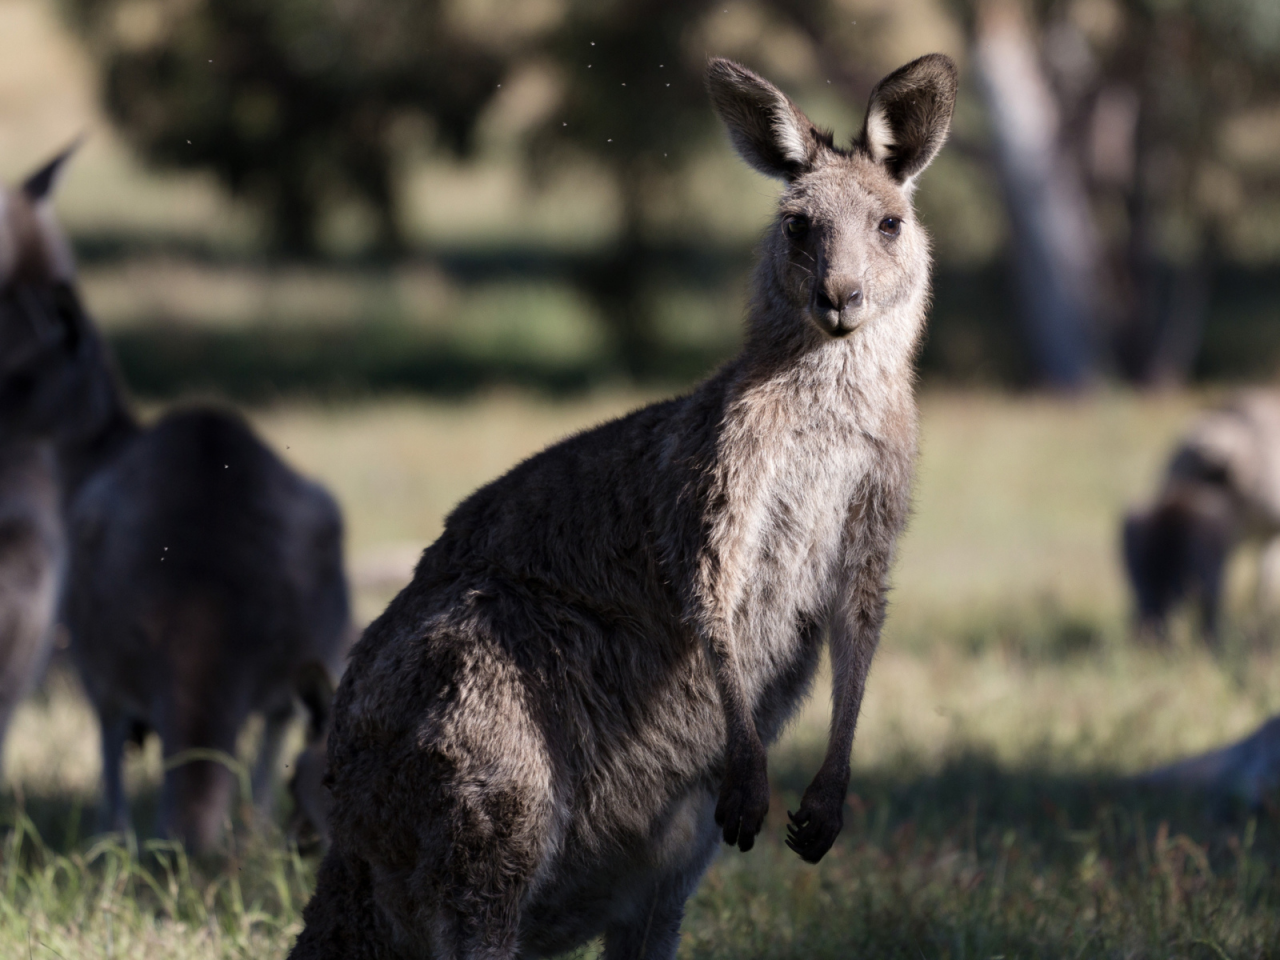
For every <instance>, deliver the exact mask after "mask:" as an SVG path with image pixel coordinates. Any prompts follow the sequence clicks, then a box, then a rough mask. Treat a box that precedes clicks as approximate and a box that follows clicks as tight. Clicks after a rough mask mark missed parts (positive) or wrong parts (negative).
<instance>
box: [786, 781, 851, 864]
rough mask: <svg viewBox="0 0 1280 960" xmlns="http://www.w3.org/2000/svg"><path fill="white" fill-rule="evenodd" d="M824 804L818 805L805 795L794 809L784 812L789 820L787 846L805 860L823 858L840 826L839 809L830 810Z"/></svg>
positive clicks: (813, 861) (811, 860)
mask: <svg viewBox="0 0 1280 960" xmlns="http://www.w3.org/2000/svg"><path fill="white" fill-rule="evenodd" d="M825 806H827V804H822V805H819V804H818V803H816V802H815V801H813V800H811V799H810V798H807V797H806V798H805V800H804V802H802V803H801V804H800V809H799V810H798V811H796V812H795V813H792V812H790V811H787V818H788V819H789V820H790V821H791V822H790V823H789V824H788V825H787V846H788V847H790V848H791V849H792V850H794V851H795V852H796V853H797V854H799V855H800V858H801V859H802V860H805V861H807V862H809V863H817V862H818V861H819V860H821V859H822V858H823V856H824V855H825V854H826V852H827V851H828V850H830V849H831V846H832V844H834V843H835V840H836V836H837V835H839V833H840V828H841V827H842V826H843V817H842V816H841V814H840V808H839V807H838V806H836V807H835V810H834V813H832V812H830V811H828V810H826V809H824V807H825Z"/></svg>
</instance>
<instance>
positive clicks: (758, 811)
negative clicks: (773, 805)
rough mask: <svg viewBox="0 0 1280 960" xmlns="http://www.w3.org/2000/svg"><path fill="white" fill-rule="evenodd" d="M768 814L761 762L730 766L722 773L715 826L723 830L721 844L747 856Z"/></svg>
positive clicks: (767, 787) (767, 786) (766, 786)
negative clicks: (723, 779) (722, 781)
mask: <svg viewBox="0 0 1280 960" xmlns="http://www.w3.org/2000/svg"><path fill="white" fill-rule="evenodd" d="M768 811H769V777H768V774H767V773H766V772H765V769H764V764H763V762H761V763H759V765H758V766H757V765H756V763H755V762H752V763H750V764H748V765H745V769H744V766H742V765H731V766H730V768H729V769H728V770H727V771H726V773H725V781H724V784H723V785H722V786H721V789H720V799H719V802H718V803H717V804H716V812H715V819H716V826H718V827H720V828H722V829H723V830H724V842H725V843H727V844H729V845H730V846H736V847H737V848H738V849H739V850H741V851H742V852H743V853H746V852H747V851H748V850H750V849H751V848H752V847H753V846H755V841H756V834H757V833H759V832H760V828H761V827H762V826H763V825H764V817H765V814H766V813H768Z"/></svg>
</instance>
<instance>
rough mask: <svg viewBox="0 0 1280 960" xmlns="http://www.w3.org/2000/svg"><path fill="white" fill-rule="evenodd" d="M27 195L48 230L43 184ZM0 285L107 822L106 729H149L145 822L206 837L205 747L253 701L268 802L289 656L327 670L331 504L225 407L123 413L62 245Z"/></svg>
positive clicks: (336, 541)
mask: <svg viewBox="0 0 1280 960" xmlns="http://www.w3.org/2000/svg"><path fill="white" fill-rule="evenodd" d="M35 211H36V213H37V215H38V216H39V217H40V218H41V222H42V223H45V224H46V225H47V228H48V230H49V231H50V235H51V236H57V230H56V226H55V225H54V224H53V220H52V214H51V213H50V211H49V206H48V198H47V196H46V197H44V198H43V199H41V201H40V202H39V203H38V204H37V205H36V206H35ZM59 243H61V240H60V239H59ZM60 249H62V250H64V251H65V243H61V247H60ZM16 289H17V290H18V291H19V292H20V294H21V298H20V300H19V302H20V303H21V305H22V306H21V308H20V309H19V310H17V311H15V312H11V313H9V314H6V315H5V317H4V321H5V326H6V330H5V332H4V334H3V336H4V341H5V344H6V350H5V353H4V356H3V358H0V431H3V433H4V435H6V436H16V437H28V438H33V439H39V438H49V439H51V440H52V442H53V446H54V450H55V453H56V459H57V466H58V473H59V484H60V487H61V491H62V501H63V504H64V509H65V517H66V526H67V531H68V534H67V536H68V552H69V564H68V571H67V586H66V590H65V600H64V603H63V614H64V617H65V619H66V623H67V626H68V628H69V630H70V639H71V649H72V653H73V655H74V658H75V660H76V663H77V665H78V666H79V668H80V673H81V676H82V679H83V681H84V685H85V689H86V691H87V692H88V694H89V698H90V699H91V700H92V702H93V705H94V707H95V708H96V710H97V713H98V718H99V720H100V721H101V725H102V766H103V782H104V801H105V807H106V814H107V821H108V826H109V827H111V828H113V829H124V828H125V827H126V826H127V825H128V811H127V805H126V799H125V794H124V784H123V781H122V779H121V760H122V754H123V750H124V746H125V744H126V742H127V741H129V740H131V739H132V740H139V741H140V740H141V739H142V736H143V735H145V732H146V730H148V729H154V730H155V731H156V732H158V733H159V735H160V738H161V740H162V741H163V744H164V754H165V757H166V760H167V761H171V762H172V763H171V767H170V769H169V770H168V772H167V773H166V775H165V782H164V791H163V797H162V803H161V822H160V829H161V830H162V832H165V833H171V834H174V835H176V836H177V837H179V838H181V839H182V840H184V841H185V842H186V843H187V844H188V845H189V846H190V847H191V848H192V849H194V850H204V849H207V848H209V847H210V846H211V845H212V844H213V843H215V841H216V840H217V839H218V837H219V835H220V832H221V829H222V826H223V824H224V822H225V821H226V819H227V816H228V812H229V807H230V801H231V798H232V794H233V792H234V788H235V782H236V781H235V777H234V775H233V773H232V771H231V770H230V769H228V767H227V766H226V765H225V764H223V763H221V762H218V760H217V759H213V758H211V755H210V754H209V751H216V752H220V753H225V754H229V755H232V756H234V754H235V750H236V735H237V733H238V731H239V730H240V728H241V726H242V725H243V724H244V721H245V719H246V718H247V717H248V715H249V714H250V713H252V712H258V713H261V714H262V715H263V717H264V719H265V725H264V732H263V739H262V747H261V750H260V752H259V757H258V762H257V767H256V770H255V773H254V777H253V787H254V793H255V796H256V797H257V798H258V800H259V802H260V803H261V804H263V805H264V806H265V805H267V804H269V803H270V801H271V799H272V794H273V791H272V787H273V781H272V776H273V773H274V770H275V765H276V760H277V755H278V753H279V748H280V745H281V740H282V737H283V734H284V732H285V726H286V724H287V722H288V720H289V719H290V717H291V715H292V712H293V685H294V677H295V673H296V671H297V669H298V668H299V666H300V665H301V664H303V663H304V662H306V661H308V660H319V661H321V662H323V663H325V664H327V665H328V666H329V667H330V668H331V669H336V668H337V667H338V665H339V661H340V659H341V657H342V654H343V653H344V648H345V645H346V642H347V640H348V637H349V632H350V627H349V610H348V597H347V584H346V577H345V573H344V571H343V566H342V520H341V516H340V514H339V511H338V507H337V505H336V504H335V503H334V501H333V499H332V497H330V496H329V494H328V493H326V492H325V491H324V489H323V488H321V487H320V486H319V485H317V484H315V483H313V482H311V481H309V480H306V479H304V478H302V477H301V476H299V475H298V474H297V473H295V472H294V471H293V470H291V469H290V468H289V467H287V466H286V465H285V464H284V463H283V462H282V461H281V460H280V459H279V458H278V457H277V456H276V455H275V454H274V453H272V452H271V451H270V450H269V449H268V448H267V447H266V446H264V445H263V444H262V442H261V441H260V440H258V438H257V437H255V436H254V434H253V432H252V431H251V430H250V429H249V428H248V426H246V424H245V423H244V422H243V421H242V420H241V419H240V418H239V417H237V416H235V415H233V414H231V413H228V412H224V411H221V410H209V409H191V410H182V411H178V412H175V413H171V414H169V415H167V416H165V417H163V418H162V419H161V420H160V421H159V422H158V423H156V424H154V425H153V426H150V427H143V426H141V425H140V424H139V423H138V421H137V420H136V419H135V418H134V416H133V414H132V413H131V412H130V410H129V407H128V405H127V404H126V402H125V399H124V396H123V393H122V391H121V388H120V385H119V381H118V378H117V376H116V374H115V371H114V368H113V365H112V363H111V360H110V358H109V355H108V352H107V349H106V346H105V344H104V343H103V341H102V338H101V337H100V336H99V334H98V331H97V330H96V329H95V328H94V325H93V323H92V321H91V320H90V319H89V317H88V315H87V314H86V313H85V311H84V310H83V309H82V308H81V305H80V302H79V299H78V297H77V295H76V291H75V289H74V286H73V284H72V277H71V270H70V262H69V257H68V259H67V266H66V268H65V269H63V270H62V271H60V272H59V273H58V274H57V275H56V276H55V277H54V278H53V282H49V280H47V279H44V278H34V279H30V280H27V279H23V280H20V281H19V282H18V283H17V286H16ZM188 751H195V753H194V754H189V753H188ZM188 757H191V758H192V759H187V758H188Z"/></svg>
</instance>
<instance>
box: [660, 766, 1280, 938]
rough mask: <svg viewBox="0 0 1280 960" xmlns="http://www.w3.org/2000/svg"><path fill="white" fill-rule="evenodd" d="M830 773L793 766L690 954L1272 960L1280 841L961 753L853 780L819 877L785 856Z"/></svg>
mask: <svg viewBox="0 0 1280 960" xmlns="http://www.w3.org/2000/svg"><path fill="white" fill-rule="evenodd" d="M818 761H819V758H816V757H794V758H786V757H783V758H778V759H776V760H775V761H774V764H773V769H772V776H773V782H774V785H775V795H774V798H773V803H772V804H771V809H770V814H769V822H768V824H767V826H766V830H765V832H764V834H762V835H761V837H760V843H759V845H758V847H757V849H756V850H753V851H752V852H751V853H748V854H746V855H743V854H738V853H736V852H732V851H727V852H725V854H724V855H723V856H722V857H721V859H720V861H719V862H718V864H717V866H716V867H715V869H714V870H713V871H712V873H711V874H709V876H708V878H707V880H706V882H705V883H704V884H703V886H702V887H701V888H700V890H699V892H698V894H697V895H696V897H695V899H694V901H693V903H692V906H691V911H690V920H689V923H687V924H686V927H685V948H684V951H683V952H682V956H684V957H687V958H688V957H693V958H711V957H732V956H750V957H758V958H784V957H785V958H792V957H794V958H800V957H831V958H836V957H847V956H875V957H889V958H897V957H902V958H908V957H909V958H919V957H930V958H932V957H948V958H962V957H964V958H972V957H977V958H992V957H1007V958H1013V957H1044V958H1080V957H1114V958H1121V957H1124V958H1137V957H1152V958H1154V957H1170V956H1179V957H1217V958H1219V960H1221V958H1223V957H1232V958H1234V957H1273V956H1277V955H1278V954H1277V949H1278V947H1277V945H1278V944H1280V884H1278V883H1277V881H1278V880H1280V873H1278V872H1277V863H1278V861H1280V831H1278V830H1277V824H1276V821H1275V819H1274V817H1272V816H1261V817H1255V816H1252V815H1251V814H1250V813H1249V812H1248V811H1243V810H1232V809H1229V808H1228V809H1224V808H1223V807H1222V806H1221V805H1220V804H1218V803H1216V802H1215V801H1214V800H1212V799H1211V798H1208V797H1204V796H1195V795H1192V794H1187V793H1173V792H1155V791H1151V790H1148V789H1144V788H1140V787H1138V786H1137V785H1135V784H1133V783H1132V782H1131V781H1129V780H1127V779H1126V778H1122V777H1117V776H1112V775H1107V774H1098V775H1089V774H1077V773H1062V772H1056V771H1054V770H1052V769H1051V768H1050V767H1048V766H1045V767H1043V768H1039V769H1037V768H1034V767H1031V768H1021V769H1008V768H1002V767H1001V766H1000V765H999V764H997V763H995V762H994V761H992V760H991V759H990V758H986V757H982V756H979V755H961V756H957V757H955V758H953V759H952V760H951V762H949V763H948V764H946V765H945V766H944V767H943V768H942V769H940V770H938V771H936V772H922V771H920V770H918V769H916V770H913V769H912V764H911V763H910V762H904V763H903V764H900V765H895V766H892V767H889V768H886V769H884V770H879V771H874V772H870V773H859V774H858V775H856V776H855V777H854V779H853V782H852V784H851V789H850V796H849V801H848V803H847V805H846V809H845V827H844V831H843V833H842V834H841V837H840V839H839V840H838V841H837V843H836V845H835V847H833V848H832V850H831V851H830V852H829V853H828V854H827V856H826V857H825V858H824V859H823V860H822V861H821V862H820V863H819V864H818V865H817V866H809V865H807V864H804V863H802V862H801V861H800V860H799V858H798V857H796V856H795V855H794V854H793V853H792V852H791V851H789V850H787V849H786V848H785V847H784V846H783V844H782V843H781V840H780V838H781V837H782V836H783V834H784V827H785V818H786V813H785V811H786V810H787V809H792V810H794V809H796V807H797V806H798V804H799V798H800V795H801V793H802V792H803V790H804V788H805V786H806V785H807V780H808V777H809V776H810V775H811V774H812V772H813V771H814V770H816V769H817V763H818Z"/></svg>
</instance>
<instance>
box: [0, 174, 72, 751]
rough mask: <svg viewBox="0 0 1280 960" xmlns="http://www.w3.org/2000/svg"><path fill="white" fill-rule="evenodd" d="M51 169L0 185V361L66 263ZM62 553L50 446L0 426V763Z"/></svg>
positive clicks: (44, 630)
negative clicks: (13, 186)
mask: <svg viewBox="0 0 1280 960" xmlns="http://www.w3.org/2000/svg"><path fill="white" fill-rule="evenodd" d="M54 171H56V167H55V168H54ZM52 172H53V171H50V170H49V169H48V168H46V169H45V170H41V171H40V172H39V173H37V174H35V175H34V176H32V177H30V178H29V179H28V180H27V181H26V182H25V183H24V184H23V185H22V187H21V188H20V189H18V190H16V191H12V192H11V191H9V190H7V189H5V188H4V187H3V186H0V366H8V365H10V364H12V363H14V362H15V361H16V360H18V359H19V358H20V354H21V350H22V343H21V342H19V341H14V340H12V339H11V338H10V336H9V334H10V333H11V332H13V331H14V330H15V329H18V328H21V327H23V326H24V325H25V324H26V322H27V319H28V316H27V309H28V299H27V298H28V294H27V288H28V287H29V286H30V285H33V284H34V285H43V286H48V285H50V284H53V283H56V282H58V280H59V279H61V278H63V277H64V275H65V273H66V271H67V270H68V264H69V260H68V259H67V257H66V255H65V247H64V246H63V245H62V244H61V242H60V238H59V237H58V236H57V234H56V233H54V232H51V231H50V228H49V224H48V223H47V222H46V221H45V219H44V217H43V216H42V209H43V207H42V204H43V203H44V201H45V198H46V196H47V195H48V193H49V190H50V188H51V187H52V184H53V177H52ZM4 402H5V401H4V398H3V397H0V404H2V403H4ZM63 558H64V542H63V535H62V517H61V514H60V513H59V509H58V491H57V477H56V473H55V470H54V460H53V450H52V448H51V447H50V446H49V444H48V443H41V442H36V441H32V440H30V439H28V438H26V437H14V436H11V435H10V434H9V433H8V432H7V431H4V430H3V429H0V769H3V756H4V754H3V746H4V739H5V732H6V730H7V729H8V726H9V720H10V718H11V717H12V715H13V711H14V708H15V707H16V706H17V705H18V702H19V701H20V700H21V699H22V697H23V696H24V695H25V694H26V693H27V692H28V691H29V690H30V688H31V686H32V685H33V684H34V683H35V681H36V679H37V678H38V677H39V675H40V673H41V671H42V670H43V669H44V665H45V663H46V662H47V661H48V658H49V652H50V648H51V646H52V641H53V636H54V629H53V627H54V611H55V608H56V604H57V596H58V584H59V581H60V579H61V573H62V564H63Z"/></svg>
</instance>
